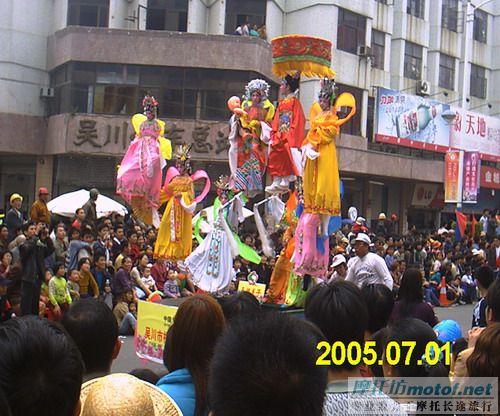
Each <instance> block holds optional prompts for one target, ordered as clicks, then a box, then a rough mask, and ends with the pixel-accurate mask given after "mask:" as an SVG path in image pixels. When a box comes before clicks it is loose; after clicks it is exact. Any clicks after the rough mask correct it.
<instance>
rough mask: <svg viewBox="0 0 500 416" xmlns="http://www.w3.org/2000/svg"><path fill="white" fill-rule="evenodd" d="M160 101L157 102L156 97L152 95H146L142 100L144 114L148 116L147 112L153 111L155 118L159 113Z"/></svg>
mask: <svg viewBox="0 0 500 416" xmlns="http://www.w3.org/2000/svg"><path fill="white" fill-rule="evenodd" d="M158 104H159V103H158V101H157V100H156V98H155V97H153V96H152V95H146V96H144V98H143V99H142V107H143V109H144V114H146V112H147V111H151V112H152V113H153V114H154V115H155V117H156V115H157V112H158Z"/></svg>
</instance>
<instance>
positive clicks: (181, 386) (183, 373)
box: [156, 368, 196, 416]
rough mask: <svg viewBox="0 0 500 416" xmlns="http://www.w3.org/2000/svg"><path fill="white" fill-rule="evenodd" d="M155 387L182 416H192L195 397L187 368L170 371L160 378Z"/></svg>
mask: <svg viewBox="0 0 500 416" xmlns="http://www.w3.org/2000/svg"><path fill="white" fill-rule="evenodd" d="M156 386H157V387H159V388H160V389H161V390H163V391H164V392H165V393H167V394H168V395H169V396H170V397H171V398H172V399H173V400H174V402H175V403H177V405H178V406H179V408H180V409H181V411H182V414H183V415H184V416H194V410H195V408H196V396H195V391H194V384H193V379H192V378H191V374H190V373H189V370H188V369H187V368H181V369H180V370H176V371H172V372H171V373H169V374H167V375H166V376H164V377H162V378H161V379H160V380H159V381H158V383H156Z"/></svg>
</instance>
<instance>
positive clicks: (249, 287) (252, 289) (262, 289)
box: [238, 280, 266, 302]
mask: <svg viewBox="0 0 500 416" xmlns="http://www.w3.org/2000/svg"><path fill="white" fill-rule="evenodd" d="M238 292H249V293H251V294H252V295H254V296H255V297H256V298H257V299H258V300H259V301H261V302H262V300H263V299H264V295H265V294H266V285H265V284H264V283H250V282H247V281H245V280H242V281H240V283H239V284H238Z"/></svg>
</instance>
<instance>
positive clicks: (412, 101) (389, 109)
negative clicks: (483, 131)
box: [375, 88, 450, 152]
mask: <svg viewBox="0 0 500 416" xmlns="http://www.w3.org/2000/svg"><path fill="white" fill-rule="evenodd" d="M449 109H450V106H449V105H447V104H443V103H440V102H439V101H435V100H429V99H425V98H423V97H419V96H416V95H409V94H404V93H401V92H399V91H393V90H389V89H386V88H378V93H377V104H376V129H375V140H376V141H378V142H384V143H390V144H398V145H401V146H407V147H414V148H417V149H426V150H432V151H440V152H445V151H446V150H448V148H449V135H450V127H449V123H447V122H446V121H445V120H444V119H443V118H442V117H441V114H442V113H443V111H446V110H449Z"/></svg>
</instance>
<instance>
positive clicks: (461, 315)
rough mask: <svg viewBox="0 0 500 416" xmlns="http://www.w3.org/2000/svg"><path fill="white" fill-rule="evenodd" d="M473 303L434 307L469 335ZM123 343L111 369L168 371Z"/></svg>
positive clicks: (127, 340) (131, 344)
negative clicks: (138, 354)
mask: <svg viewBox="0 0 500 416" xmlns="http://www.w3.org/2000/svg"><path fill="white" fill-rule="evenodd" d="M472 309H473V305H461V306H456V307H448V308H434V311H435V312H436V315H437V316H438V318H439V320H440V321H443V320H445V319H453V320H455V321H457V322H458V323H459V324H460V327H461V328H462V335H463V336H467V331H468V330H469V329H470V327H471V322H472ZM122 341H123V345H122V348H121V351H120V354H119V356H118V358H117V359H116V360H115V361H114V362H113V366H112V368H111V371H112V372H113V373H120V372H126V373H128V372H129V371H131V370H133V369H134V368H149V369H151V370H153V371H155V372H156V373H158V374H161V375H162V374H164V373H166V370H165V368H164V367H163V365H161V364H155V363H152V362H150V361H147V360H142V359H140V358H139V357H137V355H136V354H135V351H134V342H133V341H134V339H133V337H123V338H122Z"/></svg>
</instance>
